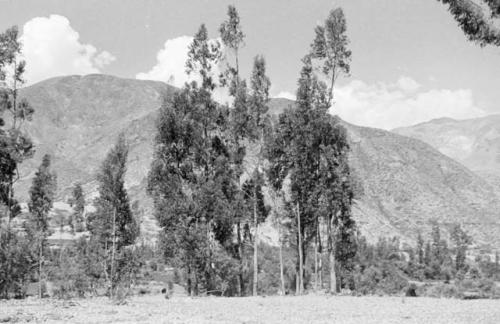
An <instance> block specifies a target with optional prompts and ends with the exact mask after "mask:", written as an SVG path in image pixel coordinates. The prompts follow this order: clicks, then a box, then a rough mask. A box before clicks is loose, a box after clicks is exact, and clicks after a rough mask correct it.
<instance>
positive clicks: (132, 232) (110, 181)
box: [87, 135, 139, 250]
mask: <svg viewBox="0 0 500 324" xmlns="http://www.w3.org/2000/svg"><path fill="white" fill-rule="evenodd" d="M127 156H128V145H127V144H126V142H125V138H124V136H123V135H120V136H119V138H118V141H117V143H116V145H115V146H114V147H113V148H112V149H111V150H110V151H109V153H108V155H107V156H106V158H105V160H104V161H103V163H102V165H101V168H100V170H99V173H98V175H97V181H98V183H99V188H98V191H99V196H98V197H97V198H96V200H95V201H94V207H95V209H96V211H95V212H94V213H92V214H91V215H89V217H88V219H87V228H88V230H89V231H90V233H91V237H92V239H95V240H98V241H99V242H100V243H101V245H102V246H103V247H104V246H106V245H107V246H108V248H110V247H111V245H112V244H113V239H115V243H116V248H117V250H120V249H121V248H123V247H124V246H127V245H131V244H133V243H134V242H135V239H136V238H137V236H138V235H139V225H138V224H137V221H136V219H135V218H134V215H133V214H132V210H131V208H130V202H129V198H128V195H127V191H126V190H125V173H126V170H127V169H126V164H127ZM113 219H114V220H115V224H113V222H114V221H113ZM114 225H115V227H116V228H115V234H114V236H115V238H113V226H114Z"/></svg>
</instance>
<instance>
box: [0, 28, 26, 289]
mask: <svg viewBox="0 0 500 324" xmlns="http://www.w3.org/2000/svg"><path fill="white" fill-rule="evenodd" d="M21 53H22V46H21V43H20V41H19V31H18V28H17V27H16V26H14V27H11V28H9V29H7V30H6V31H5V32H3V33H1V34H0V205H1V207H2V210H1V211H0V240H1V242H2V244H1V245H0V261H2V262H0V273H2V275H1V276H0V277H2V279H0V294H2V295H3V296H5V297H8V296H9V293H10V292H11V290H12V288H13V287H14V282H15V281H16V280H17V279H23V278H24V276H25V275H26V274H27V272H28V267H23V268H22V269H21V268H19V267H17V268H16V269H14V267H16V265H15V264H13V261H14V259H16V258H17V255H16V253H17V252H16V251H19V249H18V248H17V247H16V246H14V245H16V244H17V245H18V246H19V245H20V242H19V240H17V236H16V235H15V233H13V232H12V229H11V221H12V219H13V218H15V217H16V216H17V215H19V214H20V212H21V208H20V206H19V204H18V201H17V200H16V199H15V196H14V184H15V183H16V182H17V180H18V179H19V172H18V166H19V164H21V163H22V162H23V161H24V160H26V159H28V158H30V157H32V155H33V153H34V148H33V144H32V142H31V139H30V138H29V136H28V135H27V134H26V133H25V132H24V131H23V124H24V122H25V121H29V120H31V119H32V116H33V113H34V110H33V108H32V107H31V105H30V104H29V102H28V101H27V100H26V99H24V98H20V97H19V88H20V87H22V86H23V84H24V83H25V80H24V72H25V68H26V63H25V61H24V60H22V59H21ZM2 223H3V224H2ZM12 240H15V241H16V242H14V243H13V242H12ZM19 264H21V263H19ZM16 278H17V279H16Z"/></svg>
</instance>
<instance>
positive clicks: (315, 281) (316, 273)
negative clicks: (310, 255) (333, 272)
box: [314, 236, 318, 291]
mask: <svg viewBox="0 0 500 324" xmlns="http://www.w3.org/2000/svg"><path fill="white" fill-rule="evenodd" d="M317 238H318V237H317V236H316V242H314V291H317V290H318V240H317Z"/></svg>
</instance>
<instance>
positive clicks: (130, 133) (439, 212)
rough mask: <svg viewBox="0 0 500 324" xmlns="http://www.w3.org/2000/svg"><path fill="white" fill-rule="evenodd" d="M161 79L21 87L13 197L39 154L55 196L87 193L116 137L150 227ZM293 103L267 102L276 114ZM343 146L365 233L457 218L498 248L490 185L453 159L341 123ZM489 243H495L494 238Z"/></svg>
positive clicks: (412, 231) (411, 232) (411, 229)
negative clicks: (23, 132) (50, 160)
mask: <svg viewBox="0 0 500 324" xmlns="http://www.w3.org/2000/svg"><path fill="white" fill-rule="evenodd" d="M174 90H175V89H173V88H172V87H169V86H167V85H166V84H163V83H160V82H150V81H139V80H127V79H120V78H116V77H111V76H104V75H88V76H84V77H79V76H70V77H62V78H55V79H50V80H47V81H44V82H41V83H38V84H35V85H33V86H31V87H28V88H26V89H24V91H23V92H22V95H23V96H25V97H27V98H28V100H29V101H30V102H31V103H32V104H33V106H34V108H35V110H36V112H35V116H34V119H33V121H32V122H31V123H29V124H27V125H26V128H27V130H29V132H30V134H31V135H32V137H33V138H34V140H35V143H36V145H37V154H36V156H35V158H34V159H32V160H31V161H28V162H26V163H24V164H23V166H22V170H21V172H22V181H20V183H19V186H18V188H17V190H18V193H19V195H20V196H22V197H26V196H27V188H28V187H29V185H30V181H31V177H32V175H33V173H34V170H35V168H36V166H37V165H38V164H39V163H40V160H41V156H42V155H43V154H44V153H51V154H52V155H53V156H54V160H55V168H56V170H57V173H58V185H59V200H61V201H65V200H66V199H67V196H68V193H69V188H70V187H71V185H72V184H73V183H75V182H77V181H80V182H82V183H83V184H84V188H85V189H86V192H87V194H88V196H89V197H90V196H92V195H94V194H95V182H94V175H95V172H96V170H97V168H98V166H99V164H100V162H101V161H102V160H103V158H104V156H105V154H106V152H107V151H108V150H109V148H110V147H111V146H112V145H113V143H114V141H115V139H116V137H117V135H118V134H119V133H120V132H122V131H123V132H125V134H126V137H127V139H128V141H129V143H130V145H131V147H130V155H129V166H128V173H127V177H126V185H127V187H128V188H129V192H130V196H131V198H132V200H138V201H139V204H140V207H141V208H142V209H143V210H144V215H145V216H144V220H143V229H146V231H145V232H146V233H152V232H154V231H155V230H156V228H155V226H154V219H153V218H152V217H151V209H150V207H151V203H150V201H149V200H148V199H147V196H146V194H145V190H144V188H145V176H146V175H147V172H148V169H149V165H150V161H151V158H152V142H153V139H154V134H155V120H156V114H157V111H158V108H159V107H160V105H161V102H162V97H164V96H169V95H171V93H172V92H173V91H174ZM291 104H292V102H290V101H287V100H285V99H279V100H273V101H272V102H271V110H270V113H271V114H274V115H276V114H277V113H279V112H281V111H282V110H283V109H284V108H286V107H287V106H289V105H291ZM345 126H346V127H347V129H348V133H349V136H350V138H351V142H352V153H351V161H352V166H353V169H354V173H355V178H356V181H357V182H358V186H359V188H360V190H359V192H360V194H359V195H358V197H357V200H356V206H355V208H354V212H355V217H356V219H357V220H358V223H359V224H360V226H361V230H362V232H363V233H364V234H366V235H367V236H369V237H370V238H376V237H378V236H379V235H400V236H402V237H403V238H406V239H408V240H412V238H414V237H415V235H416V229H417V228H421V227H427V226H429V224H430V221H431V220H437V221H439V222H440V223H442V224H443V225H444V227H445V228H446V227H447V226H448V225H449V224H452V223H455V222H461V223H464V224H465V225H466V227H467V228H468V229H469V230H470V231H471V232H472V233H473V234H474V236H475V238H476V241H477V242H478V243H485V242H488V243H492V242H493V243H494V244H496V245H497V246H500V244H499V243H500V242H499V241H498V240H499V235H498V234H499V233H500V225H499V222H500V219H499V218H498V216H496V215H495V211H496V210H498V208H499V207H500V201H499V200H498V198H497V196H496V195H495V193H494V190H493V189H492V188H491V186H489V185H488V184H487V183H486V182H485V181H484V180H482V179H481V178H480V177H478V176H476V174H474V173H472V172H471V171H469V170H468V169H467V168H466V167H464V166H462V165H461V164H460V163H458V162H455V161H454V160H452V159H450V158H448V157H446V156H444V155H443V154H441V153H439V152H438V151H437V150H435V149H433V148H432V147H431V146H429V145H427V144H424V143H423V142H421V141H419V140H415V139H410V138H408V137H404V136H400V135H397V134H394V133H390V132H386V131H382V130H378V129H371V128H364V127H357V126H354V125H349V124H345ZM494 240H497V241H494Z"/></svg>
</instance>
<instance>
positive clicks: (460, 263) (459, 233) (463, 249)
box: [450, 224, 472, 271]
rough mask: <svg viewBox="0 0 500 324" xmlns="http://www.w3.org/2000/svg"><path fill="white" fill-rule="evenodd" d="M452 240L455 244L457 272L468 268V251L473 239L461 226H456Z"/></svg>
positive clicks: (452, 232) (452, 233)
mask: <svg viewBox="0 0 500 324" xmlns="http://www.w3.org/2000/svg"><path fill="white" fill-rule="evenodd" d="M450 236H451V240H452V241H453V243H454V244H455V250H456V251H455V269H456V270H457V271H460V270H463V269H465V268H466V263H465V260H466V257H467V249H468V247H469V245H470V244H471V243H472V237H470V236H469V235H468V234H467V233H466V232H465V230H463V229H462V227H461V226H460V225H458V224H457V225H454V226H453V229H452V231H451V233H450Z"/></svg>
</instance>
